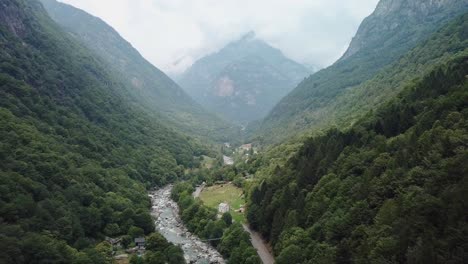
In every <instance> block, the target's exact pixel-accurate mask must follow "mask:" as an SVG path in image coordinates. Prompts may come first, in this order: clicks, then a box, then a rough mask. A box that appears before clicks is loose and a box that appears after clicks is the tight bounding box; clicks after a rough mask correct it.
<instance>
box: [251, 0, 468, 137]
mask: <svg viewBox="0 0 468 264" xmlns="http://www.w3.org/2000/svg"><path fill="white" fill-rule="evenodd" d="M467 10H468V3H467V1H464V0H450V1H446V0H436V1H425V0H382V1H380V2H379V4H378V5H377V7H376V9H375V11H374V12H373V13H372V14H371V15H370V16H369V17H368V18H366V19H365V20H364V21H363V22H362V24H361V25H360V27H359V29H358V32H357V33H356V36H355V37H354V38H353V40H352V42H351V44H350V46H349V49H348V50H347V51H346V53H345V54H344V55H343V57H342V58H341V59H340V60H338V61H337V62H336V63H335V64H333V65H332V66H330V67H328V68H326V69H323V70H321V71H319V72H317V73H315V74H313V75H311V76H310V77H308V78H307V79H306V80H304V81H303V82H301V83H300V84H299V85H298V86H297V87H296V88H295V89H294V90H293V91H292V92H291V93H289V94H288V95H287V96H286V97H284V98H283V99H282V100H281V101H280V102H279V103H278V104H277V105H276V106H275V107H274V108H273V110H272V111H271V112H270V113H269V114H268V115H267V116H266V118H265V119H264V120H263V121H262V122H261V124H259V125H258V127H256V128H253V129H255V131H253V134H255V135H256V138H257V139H258V140H261V141H266V142H269V143H271V142H278V141H282V140H284V139H286V138H288V137H290V136H294V135H297V134H301V133H303V132H305V131H316V130H318V129H324V128H327V127H331V126H337V127H340V128H344V127H349V126H350V125H352V124H353V123H354V122H355V121H356V120H358V119H359V118H360V117H361V116H362V114H365V113H366V112H367V111H368V110H370V109H372V108H375V107H377V106H379V105H380V104H381V103H383V102H385V101H386V100H388V99H390V98H391V97H392V95H394V94H395V93H396V92H398V90H396V89H398V88H397V87H401V85H399V84H401V83H402V82H403V81H406V79H402V78H400V79H395V81H397V83H387V84H386V85H385V87H379V88H381V89H382V90H377V89H374V88H372V87H370V86H371V84H373V83H380V84H382V82H379V79H378V78H379V77H377V74H378V73H379V72H381V71H382V70H384V69H386V68H387V67H392V66H390V65H391V64H392V63H398V62H399V59H400V58H401V56H402V55H404V54H405V53H406V52H408V51H409V50H410V49H412V48H414V47H415V46H416V45H417V44H418V43H419V42H420V41H422V40H424V39H427V38H428V36H430V35H431V33H433V32H435V31H436V30H437V29H439V28H440V27H441V26H442V25H443V24H445V23H446V22H447V21H449V20H450V19H453V18H454V17H456V16H457V15H459V14H463V13H464V12H466V11H467ZM448 52H450V50H449V51H448ZM422 63H431V61H430V60H427V61H424V62H422ZM418 67H419V66H417V65H416V67H415V68H413V69H412V70H417V68H418ZM372 79H373V81H370V80H372ZM369 87H370V88H369ZM368 88H369V89H368ZM360 96H365V97H364V98H362V97H360ZM350 114H351V115H350ZM251 132H252V131H251Z"/></svg>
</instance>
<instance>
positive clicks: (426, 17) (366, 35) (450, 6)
mask: <svg viewBox="0 0 468 264" xmlns="http://www.w3.org/2000/svg"><path fill="white" fill-rule="evenodd" d="M467 8H468V1H466V0H382V1H380V2H379V3H378V5H377V7H376V9H375V11H374V12H373V13H372V14H371V15H370V16H369V17H367V18H366V19H365V20H364V21H363V22H362V24H361V26H360V27H359V30H358V32H357V33H356V36H355V37H354V38H353V40H352V42H351V44H350V45H349V48H348V50H347V51H346V53H345V54H344V55H343V57H342V58H341V60H343V59H347V58H349V57H351V56H352V55H354V54H356V53H358V52H359V51H361V50H365V49H370V48H376V47H378V46H381V47H386V46H389V44H394V43H396V42H395V41H396V40H401V39H407V40H410V41H411V40H417V39H418V38H419V37H418V36H419V35H420V34H425V33H426V32H425V30H424V29H422V28H420V27H418V25H422V24H434V25H435V24H439V23H440V21H441V20H444V19H446V18H447V17H451V16H450V14H452V13H453V14H455V13H456V12H457V10H463V9H467ZM392 35H394V36H393V37H390V38H389V37H388V36H392ZM392 40H395V41H392ZM385 42H386V43H385Z"/></svg>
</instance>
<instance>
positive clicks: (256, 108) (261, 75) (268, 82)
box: [178, 32, 310, 124]
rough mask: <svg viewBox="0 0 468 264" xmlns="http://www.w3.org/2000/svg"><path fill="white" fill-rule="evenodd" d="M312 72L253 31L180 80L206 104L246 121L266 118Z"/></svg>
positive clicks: (205, 58) (243, 122) (186, 73)
mask: <svg viewBox="0 0 468 264" xmlns="http://www.w3.org/2000/svg"><path fill="white" fill-rule="evenodd" d="M309 73H310V72H309V70H308V69H307V68H306V67H305V66H303V65H300V64H299V63H296V62H294V61H292V60H290V59H288V58H286V57H285V56H284V55H283V53H282V52H281V51H280V50H278V49H275V48H273V47H271V46H270V45H268V44H267V43H266V42H264V41H262V40H260V39H258V38H257V37H256V35H255V33H254V32H249V33H247V34H245V35H244V36H243V37H241V38H240V39H239V40H237V41H233V42H231V43H229V44H228V45H226V46H225V47H224V48H222V49H221V50H219V51H218V52H216V53H213V54H210V55H208V56H205V57H203V58H201V59H199V60H198V61H196V62H195V63H194V64H193V65H192V66H191V67H190V68H189V69H187V70H186V72H184V73H183V74H182V76H180V78H179V80H178V83H179V84H180V85H181V86H182V87H183V88H184V89H185V90H186V91H187V92H188V93H189V94H190V95H191V96H192V97H193V98H194V99H195V100H197V101H198V102H199V103H200V104H202V105H203V106H205V107H206V108H208V109H210V110H212V111H214V112H216V113H218V114H220V115H222V116H224V117H225V118H226V119H228V120H231V121H233V122H236V123H241V124H246V123H248V122H251V121H254V120H257V119H260V118H263V117H264V116H265V115H266V114H267V113H268V111H270V109H271V108H272V107H273V106H274V104H275V103H277V102H278V101H279V100H280V99H281V97H283V96H284V95H286V94H287V93H288V92H289V91H290V90H291V89H292V88H293V87H294V86H295V85H297V84H298V83H299V82H300V81H301V80H302V79H303V78H304V77H305V76H307V75H308V74H309Z"/></svg>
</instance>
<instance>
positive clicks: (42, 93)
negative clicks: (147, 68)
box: [0, 0, 206, 263]
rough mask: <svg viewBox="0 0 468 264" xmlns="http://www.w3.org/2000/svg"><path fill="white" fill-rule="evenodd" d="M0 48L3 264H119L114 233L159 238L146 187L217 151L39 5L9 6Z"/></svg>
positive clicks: (0, 8) (13, 1)
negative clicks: (139, 93) (133, 95)
mask: <svg viewBox="0 0 468 264" xmlns="http://www.w3.org/2000/svg"><path fill="white" fill-rule="evenodd" d="M0 46H1V47H2V48H1V49H0V123H1V125H0V157H1V161H2V162H1V163H0V176H1V177H0V188H1V194H0V216H1V217H0V222H1V225H0V246H1V248H2V254H0V262H1V263H110V260H111V259H112V256H111V250H110V248H109V246H108V245H109V244H107V243H99V242H100V241H102V240H103V239H104V236H116V235H125V234H132V235H133V236H138V235H143V234H148V233H150V232H153V231H154V228H155V227H154V222H153V219H152V218H151V216H150V214H149V207H150V200H149V198H148V197H147V195H146V188H148V187H150V186H157V185H163V184H166V183H167V182H171V181H174V180H176V179H177V178H178V177H180V176H181V175H182V174H183V170H184V168H189V167H191V166H193V165H194V156H197V155H201V154H204V153H205V154H206V149H204V148H201V147H200V146H199V145H198V144H196V143H194V141H193V140H191V139H190V138H187V137H186V136H184V135H182V134H181V133H179V132H177V131H175V130H174V129H172V128H170V127H167V126H165V125H164V120H161V119H158V118H156V117H155V116H151V115H148V114H147V113H146V112H145V111H143V110H142V109H141V108H140V107H136V106H135V105H134V104H133V103H132V102H131V101H130V100H128V98H130V96H129V95H128V90H127V89H126V87H125V85H126V84H125V83H123V82H121V81H120V79H119V78H117V77H116V76H115V75H114V73H113V72H112V71H109V70H108V65H106V64H104V63H103V62H102V61H100V60H97V59H96V57H95V54H94V53H93V52H91V51H89V50H88V49H87V48H86V47H84V46H83V45H81V44H80V43H78V42H77V41H76V40H75V39H74V38H73V37H71V36H69V34H67V33H66V32H64V31H63V30H62V29H61V28H60V27H59V26H58V25H57V24H56V23H55V22H54V21H52V19H50V17H49V16H48V15H47V13H46V11H45V10H44V8H43V7H42V5H41V4H40V3H39V2H38V1H35V0H4V1H0ZM129 239H130V240H131V239H132V238H131V237H130V238H129ZM98 243H99V244H98ZM170 248H171V250H172V249H173V248H172V246H171V247H170ZM174 250H175V251H177V252H179V251H180V249H178V248H177V247H176V248H175V249H174ZM172 252H174V251H172Z"/></svg>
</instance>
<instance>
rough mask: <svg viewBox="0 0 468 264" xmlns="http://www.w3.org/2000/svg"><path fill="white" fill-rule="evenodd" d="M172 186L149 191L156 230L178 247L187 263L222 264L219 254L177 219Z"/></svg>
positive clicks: (176, 207) (222, 260)
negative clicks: (180, 248) (172, 197)
mask: <svg viewBox="0 0 468 264" xmlns="http://www.w3.org/2000/svg"><path fill="white" fill-rule="evenodd" d="M171 190H172V185H168V186H166V187H164V188H161V189H157V190H154V191H151V192H150V194H149V196H150V197H151V203H152V209H151V215H152V216H153V217H154V219H156V221H155V223H156V230H157V231H158V232H159V233H161V234H162V235H163V236H164V237H165V238H166V239H167V240H168V241H169V242H172V243H174V244H176V245H180V246H181V247H182V250H183V251H184V257H185V260H186V261H187V263H197V264H215V263H216V264H217V263H219V264H223V263H225V261H224V259H223V257H222V256H221V254H219V252H218V251H216V249H214V248H213V247H212V246H211V245H209V244H208V243H205V242H203V241H201V240H200V238H198V237H197V236H196V235H193V234H192V233H190V232H189V231H188V230H187V228H186V227H185V226H184V224H183V223H182V220H181V219H180V217H179V207H178V206H177V204H176V203H175V202H174V201H173V200H172V199H171Z"/></svg>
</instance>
